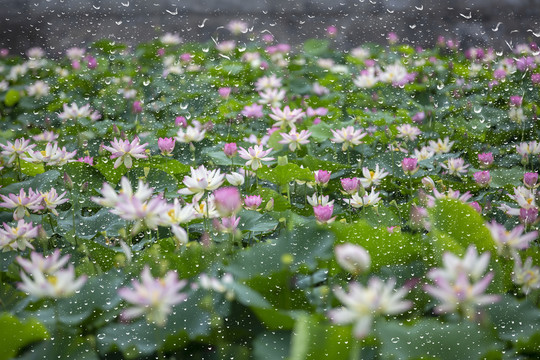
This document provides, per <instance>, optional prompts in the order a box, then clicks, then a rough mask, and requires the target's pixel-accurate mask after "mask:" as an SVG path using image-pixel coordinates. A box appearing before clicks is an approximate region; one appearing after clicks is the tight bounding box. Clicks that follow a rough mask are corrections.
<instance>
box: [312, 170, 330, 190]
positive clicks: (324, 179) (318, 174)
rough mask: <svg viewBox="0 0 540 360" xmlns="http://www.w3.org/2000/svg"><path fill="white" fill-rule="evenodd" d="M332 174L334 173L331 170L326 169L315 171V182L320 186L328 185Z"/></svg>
mask: <svg viewBox="0 0 540 360" xmlns="http://www.w3.org/2000/svg"><path fill="white" fill-rule="evenodd" d="M330 175H332V172H331V171H326V170H317V171H315V172H314V176H315V183H316V184H317V185H319V186H326V185H327V184H328V181H330Z"/></svg>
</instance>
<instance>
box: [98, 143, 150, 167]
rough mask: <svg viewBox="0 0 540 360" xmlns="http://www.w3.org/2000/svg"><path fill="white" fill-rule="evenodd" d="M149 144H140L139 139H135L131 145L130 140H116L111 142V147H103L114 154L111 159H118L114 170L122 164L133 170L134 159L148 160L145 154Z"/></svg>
mask: <svg viewBox="0 0 540 360" xmlns="http://www.w3.org/2000/svg"><path fill="white" fill-rule="evenodd" d="M146 145H148V143H144V144H142V145H141V144H140V143H139V138H138V137H135V138H134V139H133V141H131V143H130V142H129V140H118V139H116V138H114V140H113V141H111V146H103V148H104V149H105V150H107V151H110V152H111V153H112V155H111V159H116V161H115V163H114V168H115V169H116V168H117V167H119V166H120V165H121V164H122V163H124V165H125V166H126V168H128V169H131V167H132V166H133V158H135V159H146V158H147V157H148V156H147V155H146V154H145V146H146Z"/></svg>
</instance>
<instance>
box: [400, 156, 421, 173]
mask: <svg viewBox="0 0 540 360" xmlns="http://www.w3.org/2000/svg"><path fill="white" fill-rule="evenodd" d="M401 167H402V168H403V172H404V173H405V175H409V176H411V175H413V174H415V173H416V172H417V171H418V169H419V167H418V160H417V159H415V158H405V159H403V160H402V161H401Z"/></svg>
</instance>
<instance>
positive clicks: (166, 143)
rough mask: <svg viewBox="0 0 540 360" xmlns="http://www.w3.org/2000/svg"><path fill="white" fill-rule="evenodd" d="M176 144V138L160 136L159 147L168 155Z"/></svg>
mask: <svg viewBox="0 0 540 360" xmlns="http://www.w3.org/2000/svg"><path fill="white" fill-rule="evenodd" d="M175 145H176V140H175V139H174V138H159V139H158V147H159V150H161V153H162V154H163V155H166V156H171V154H172V152H173V150H174V146H175Z"/></svg>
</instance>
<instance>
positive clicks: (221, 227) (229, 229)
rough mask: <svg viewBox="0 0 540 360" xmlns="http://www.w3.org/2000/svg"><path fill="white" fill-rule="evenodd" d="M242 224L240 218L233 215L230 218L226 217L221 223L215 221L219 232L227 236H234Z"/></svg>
mask: <svg viewBox="0 0 540 360" xmlns="http://www.w3.org/2000/svg"><path fill="white" fill-rule="evenodd" d="M239 223H240V217H237V216H236V215H232V216H230V217H224V218H222V219H221V223H220V222H219V221H217V219H214V225H215V227H216V229H217V230H218V231H221V232H223V233H226V234H234V233H235V232H236V229H237V228H238V224H239Z"/></svg>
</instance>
